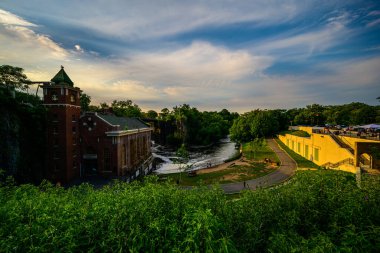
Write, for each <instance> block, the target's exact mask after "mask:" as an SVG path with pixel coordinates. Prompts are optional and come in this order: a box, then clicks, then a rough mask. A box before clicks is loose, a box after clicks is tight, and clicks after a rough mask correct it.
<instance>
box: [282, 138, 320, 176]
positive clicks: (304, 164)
mask: <svg viewBox="0 0 380 253" xmlns="http://www.w3.org/2000/svg"><path fill="white" fill-rule="evenodd" d="M276 141H277V143H278V145H280V147H281V148H282V149H283V150H285V151H286V153H288V154H289V155H290V156H291V157H292V158H293V159H294V161H296V163H297V165H298V168H314V169H319V168H320V167H319V166H318V165H316V164H315V163H313V162H312V161H309V160H307V159H306V158H304V157H302V156H301V155H299V154H297V153H296V152H294V151H293V150H291V149H290V148H288V147H287V146H286V145H285V144H284V143H282V141H280V140H279V139H277V138H276Z"/></svg>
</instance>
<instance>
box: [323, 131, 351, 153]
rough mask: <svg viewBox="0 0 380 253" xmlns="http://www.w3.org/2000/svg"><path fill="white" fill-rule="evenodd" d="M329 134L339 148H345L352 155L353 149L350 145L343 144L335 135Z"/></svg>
mask: <svg viewBox="0 0 380 253" xmlns="http://www.w3.org/2000/svg"><path fill="white" fill-rule="evenodd" d="M329 133H330V136H331V138H333V140H334V141H335V142H336V143H337V144H338V145H339V146H340V147H341V148H345V149H347V150H348V151H350V153H351V154H354V149H353V148H351V146H350V145H348V144H347V143H344V142H343V141H342V140H341V139H340V138H339V137H337V136H336V135H335V134H333V133H331V132H329Z"/></svg>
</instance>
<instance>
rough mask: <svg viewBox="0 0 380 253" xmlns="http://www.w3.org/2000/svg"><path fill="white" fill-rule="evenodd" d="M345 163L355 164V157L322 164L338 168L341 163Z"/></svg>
mask: <svg viewBox="0 0 380 253" xmlns="http://www.w3.org/2000/svg"><path fill="white" fill-rule="evenodd" d="M343 164H349V165H353V164H354V159H352V158H346V159H344V160H342V161H339V162H337V163H331V162H328V163H325V164H322V165H321V167H329V168H337V167H339V166H340V165H343Z"/></svg>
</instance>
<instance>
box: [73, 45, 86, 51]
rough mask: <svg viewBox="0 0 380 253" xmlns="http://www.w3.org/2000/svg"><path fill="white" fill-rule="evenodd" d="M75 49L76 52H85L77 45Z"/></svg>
mask: <svg viewBox="0 0 380 253" xmlns="http://www.w3.org/2000/svg"><path fill="white" fill-rule="evenodd" d="M74 48H75V50H76V51H77V52H80V53H84V50H83V48H82V47H81V46H80V45H78V44H76V45H75V46H74Z"/></svg>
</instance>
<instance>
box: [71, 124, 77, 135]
mask: <svg viewBox="0 0 380 253" xmlns="http://www.w3.org/2000/svg"><path fill="white" fill-rule="evenodd" d="M72 130H73V134H76V133H77V128H76V127H75V126H73V127H72Z"/></svg>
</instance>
